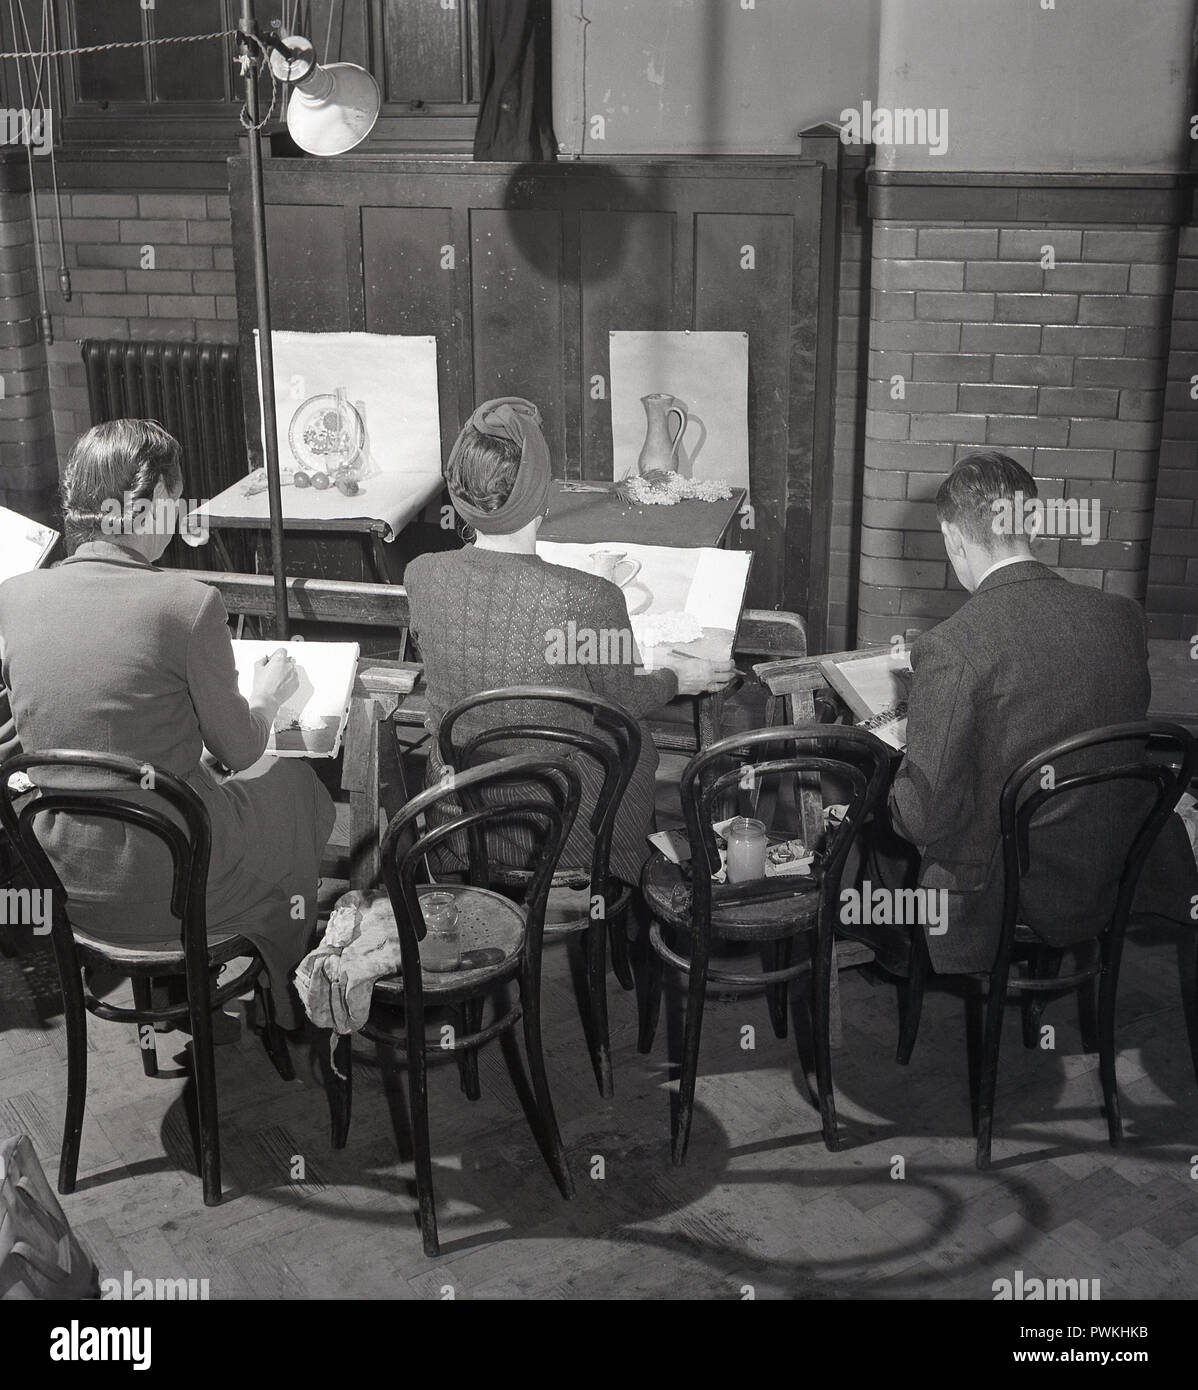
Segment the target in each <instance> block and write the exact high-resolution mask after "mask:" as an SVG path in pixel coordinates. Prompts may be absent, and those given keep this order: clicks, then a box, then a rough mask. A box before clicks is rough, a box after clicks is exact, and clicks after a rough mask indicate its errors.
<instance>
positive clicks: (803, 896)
mask: <svg viewBox="0 0 1198 1390" xmlns="http://www.w3.org/2000/svg"><path fill="white" fill-rule="evenodd" d="M765 881H767V882H774V881H775V880H765ZM777 882H779V886H781V885H782V884H785V883H786V876H782V878H781V879H780V880H777ZM794 882H795V889H794V891H793V892H789V893H787V895H786V896H785V897H783V898H776V899H773V900H771V901H766V902H759V903H738V904H736V905H735V906H732V907H729V908H725V909H721V908H720V907H719V904H718V899H713V903H712V914H711V927H712V931H713V933H714V934H715V935H716V936H719V937H723V938H724V939H725V940H728V941H770V940H776V939H777V938H778V937H781V936H788V935H793V934H794V933H796V932H800V931H805V930H807V928H809V927H810V926H812V924H813V923H814V921H815V918H816V915H817V913H818V912H819V885H818V884H817V883H815V881H814V880H811V879H807V878H799V877H798V876H796V879H795V880H794ZM808 884H809V885H810V886H799V885H808ZM643 886H644V891H645V897H646V898H647V899H648V902H649V907H650V909H651V911H652V912H653V915H654V916H655V917H658V918H660V919H661V920H662V921H663V922H668V923H669V924H670V925H671V926H675V927H684V928H686V929H687V930H689V929H690V926H691V911H690V903H691V888H690V884H689V883H688V882H687V880H686V879H685V877H684V876H683V873H682V868H681V866H680V865H678V864H674V863H671V861H670V860H669V859H667V858H666V856H665V855H664V854H662V852H661V851H660V850H656V851H654V854H653V856H652V858H651V859H650V860H649V863H648V865H647V866H646V869H645V877H644V885H643Z"/></svg>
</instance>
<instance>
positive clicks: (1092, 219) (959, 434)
mask: <svg viewBox="0 0 1198 1390" xmlns="http://www.w3.org/2000/svg"><path fill="white" fill-rule="evenodd" d="M962 177H963V179H971V180H972V181H973V182H974V183H975V184H980V185H981V186H975V187H962V186H961V185H960V184H958V185H957V186H954V187H951V188H947V189H946V188H945V187H944V186H943V185H942V186H939V187H932V188H929V187H926V186H925V187H922V188H919V187H916V188H911V187H908V188H905V189H903V188H898V189H896V188H895V187H886V188H883V189H881V190H879V189H878V188H876V187H875V188H874V189H873V193H874V194H875V195H878V194H879V191H880V192H881V195H882V196H875V197H874V198H873V200H872V202H873V206H874V209H875V215H876V220H875V222H874V227H873V242H872V250H873V255H872V260H871V266H870V270H871V310H870V355H869V398H868V410H867V413H866V427H865V461H864V477H863V483H862V491H863V501H862V516H861V521H862V525H861V574H860V584H859V586H858V607H859V616H858V639H859V641H861V642H863V643H864V642H871V641H885V640H888V639H889V638H890V637H891V636H892V635H893V634H895V633H900V632H903V631H904V630H905V629H907V628H913V627H914V628H924V627H929V626H931V625H933V624H934V623H935V622H937V621H939V620H940V619H941V618H943V617H945V616H947V615H948V614H950V613H952V612H954V611H955V610H956V608H958V607H959V606H960V604H961V603H962V602H963V601H964V598H965V593H964V591H963V590H962V589H961V587H960V585H959V584H958V583H957V581H956V579H955V577H954V576H953V574H952V570H951V567H950V566H949V564H948V562H947V558H946V556H945V554H944V548H943V544H942V541H941V538H940V534H939V528H938V525H937V521H936V514H935V506H934V498H935V494H936V490H937V488H938V487H939V485H940V482H941V480H942V479H943V477H944V475H945V474H946V473H947V471H948V470H949V469H950V468H951V467H952V465H953V463H954V462H955V461H956V460H957V459H960V458H961V457H963V456H964V455H966V454H968V453H971V452H974V451H976V450H979V449H998V450H1001V451H1002V452H1004V453H1008V454H1010V455H1012V456H1013V457H1015V458H1017V459H1018V460H1019V461H1020V462H1021V463H1023V464H1024V466H1025V467H1027V468H1028V470H1029V471H1030V472H1031V473H1032V475H1033V477H1035V479H1036V480H1037V483H1038V485H1039V490H1040V494H1041V496H1044V497H1053V496H1057V497H1066V498H1072V497H1076V498H1079V499H1087V500H1088V499H1092V498H1096V499H1097V500H1098V501H1099V503H1100V532H1099V538H1098V542H1097V544H1083V543H1082V540H1081V538H1080V537H1064V538H1059V539H1051V540H1046V541H1043V542H1040V543H1038V545H1037V548H1036V553H1037V555H1038V557H1039V558H1041V559H1043V560H1044V561H1045V563H1048V564H1051V565H1053V566H1055V567H1056V568H1057V569H1058V572H1060V573H1061V574H1063V575H1064V576H1065V577H1067V578H1069V579H1072V580H1075V581H1077V582H1080V583H1084V584H1091V585H1093V586H1095V587H1097V588H1103V589H1107V590H1109V591H1111V592H1113V593H1119V594H1126V595H1129V596H1130V597H1133V598H1137V599H1141V600H1142V599H1143V598H1144V597H1145V593H1146V589H1147V583H1148V558H1149V540H1150V537H1151V535H1152V525H1153V506H1154V501H1155V484H1156V476H1157V467H1158V448H1159V444H1160V431H1161V419H1162V414H1163V407H1164V387H1165V369H1166V358H1167V355H1168V348H1169V329H1170V315H1171V308H1172V302H1173V275H1174V265H1175V260H1176V248H1177V228H1176V223H1175V221H1174V220H1173V214H1174V213H1175V212H1176V210H1177V206H1178V201H1179V198H1180V193H1179V191H1178V189H1177V188H1176V187H1175V186H1174V185H1175V181H1173V180H1170V179H1169V178H1167V177H1165V176H1162V177H1160V178H1157V179H1153V177H1152V176H1145V182H1146V186H1145V187H1144V188H1143V189H1140V188H1136V189H1130V188H1126V187H1122V186H1121V187H1118V188H1113V189H1111V190H1110V191H1109V192H1108V191H1106V190H1103V189H1102V188H1101V187H1098V188H1097V189H1095V188H1094V181H1093V180H1091V184H1090V186H1088V187H1086V188H1084V189H1081V188H1070V187H1069V186H1068V185H1067V181H1066V180H1065V179H1060V180H1056V181H1054V180H1053V179H1051V178H1048V179H1044V178H1042V179H1041V180H1039V181H1037V182H1034V183H1032V182H1030V181H1029V183H1027V184H1022V183H1021V182H1020V180H1019V178H1018V176H993V178H992V183H991V186H986V185H985V183H984V182H983V181H982V179H981V178H980V176H976V175H975V176H968V175H966V176H962ZM897 181H898V180H896V182H897ZM1121 183H1122V184H1126V183H1127V179H1126V178H1124V179H1123V180H1121ZM1046 185H1047V186H1046ZM1096 193H1097V195H1098V196H1097V197H1096V196H1095V194H1096ZM1133 208H1134V209H1137V210H1139V212H1138V214H1137V213H1133V212H1132V209H1133ZM986 209H991V210H992V211H997V212H1004V211H1005V212H1006V213H1007V214H1008V215H1005V216H989V217H987V216H985V211H986ZM879 212H880V213H882V214H890V215H882V216H877V214H878V213H879ZM954 212H955V213H957V214H958V216H957V217H955V218H951V217H950V214H951V213H954ZM1033 212H1038V213H1040V214H1041V217H1039V218H1035V217H1032V216H1030V215H1028V214H1031V213H1033ZM1081 212H1087V213H1088V214H1090V216H1088V217H1087V218H1086V219H1085V220H1083V219H1082V218H1081V217H1079V216H1078V215H1077V214H1079V213H1081ZM917 213H925V214H928V215H927V216H918V215H914V214H917ZM937 213H940V214H941V215H940V216H936V215H935V214H937ZM1054 213H1055V214H1057V215H1055V216H1054V215H1046V214H1054ZM1062 213H1064V214H1069V213H1072V214H1073V216H1071V217H1067V216H1062V215H1060V214H1062ZM1095 213H1097V214H1098V215H1097V216H1095V215H1094V214H1095ZM1021 214H1023V215H1021ZM1154 214H1155V220H1148V219H1150V218H1153V216H1154ZM1136 215H1139V216H1141V217H1142V218H1143V220H1139V221H1135V222H1132V221H1131V220H1130V218H1131V216H1136ZM967 219H968V220H967ZM1120 219H1122V220H1120ZM1046 247H1050V248H1051V258H1050V257H1049V255H1048V254H1047V253H1046V252H1045V250H1044V248H1046ZM1049 259H1051V260H1052V262H1053V264H1052V265H1051V266H1046V265H1045V264H1044V262H1045V261H1047V260H1049Z"/></svg>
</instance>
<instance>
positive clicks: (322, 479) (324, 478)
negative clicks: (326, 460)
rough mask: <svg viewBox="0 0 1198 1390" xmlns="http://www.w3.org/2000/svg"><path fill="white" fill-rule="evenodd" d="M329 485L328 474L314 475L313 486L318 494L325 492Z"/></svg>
mask: <svg viewBox="0 0 1198 1390" xmlns="http://www.w3.org/2000/svg"><path fill="white" fill-rule="evenodd" d="M328 485H329V475H328V474H327V473H313V474H312V486H313V487H314V488H315V489H316V491H317V492H323V491H324V490H325V488H327V487H328Z"/></svg>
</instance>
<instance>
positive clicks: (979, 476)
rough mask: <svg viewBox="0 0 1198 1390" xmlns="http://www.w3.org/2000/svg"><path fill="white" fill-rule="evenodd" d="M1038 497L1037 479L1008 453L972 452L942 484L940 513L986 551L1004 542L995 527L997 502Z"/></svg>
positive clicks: (937, 497) (938, 503)
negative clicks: (1001, 541)
mask: <svg viewBox="0 0 1198 1390" xmlns="http://www.w3.org/2000/svg"><path fill="white" fill-rule="evenodd" d="M1035 496H1036V481H1035V479H1034V478H1033V477H1032V475H1031V474H1030V473H1029V472H1028V471H1027V469H1026V468H1024V466H1023V465H1022V464H1021V463H1017V462H1016V461H1015V459H1013V458H1011V457H1010V456H1009V455H1008V454H998V453H984V454H970V455H969V456H968V458H963V459H962V460H961V461H960V462H959V463H958V464H957V465H956V466H955V467H954V468H953V470H952V472H951V473H949V475H948V476H947V477H946V478H945V480H944V481H943V482H942V483H941V484H940V490H939V492H937V494H936V515H937V517H938V518H939V519H940V520H941V521H943V522H946V523H948V524H949V525H954V526H959V527H960V528H961V531H962V533H963V534H964V536H965V537H966V539H967V540H970V541H972V542H973V543H974V545H978V546H981V547H982V549H983V550H994V549H995V548H996V547H997V546H998V545H999V543H1000V540H999V533H998V532H997V530H996V528H995V515H996V510H997V506H996V504H997V505H1001V504H1002V503H1003V502H1012V503H1015V502H1018V501H1019V499H1020V497H1022V498H1032V497H1035Z"/></svg>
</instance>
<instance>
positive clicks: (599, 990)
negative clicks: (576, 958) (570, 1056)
mask: <svg viewBox="0 0 1198 1390" xmlns="http://www.w3.org/2000/svg"><path fill="white" fill-rule="evenodd" d="M583 949H584V950H585V952H586V963H587V1005H588V1007H589V1010H590V1015H591V1065H592V1066H593V1067H594V1068H595V1081H596V1083H597V1085H598V1087H599V1094H600V1095H601V1096H602V1097H603V1098H604V1100H609V1099H610V1098H611V1096H612V1093H613V1091H614V1090H615V1086H614V1083H613V1081H612V1074H611V1030H610V1027H609V1025H608V1021H607V927H606V924H605V923H603V922H596V923H594V925H593V926H590V927H588V928H587V929H586V931H585V932H583Z"/></svg>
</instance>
